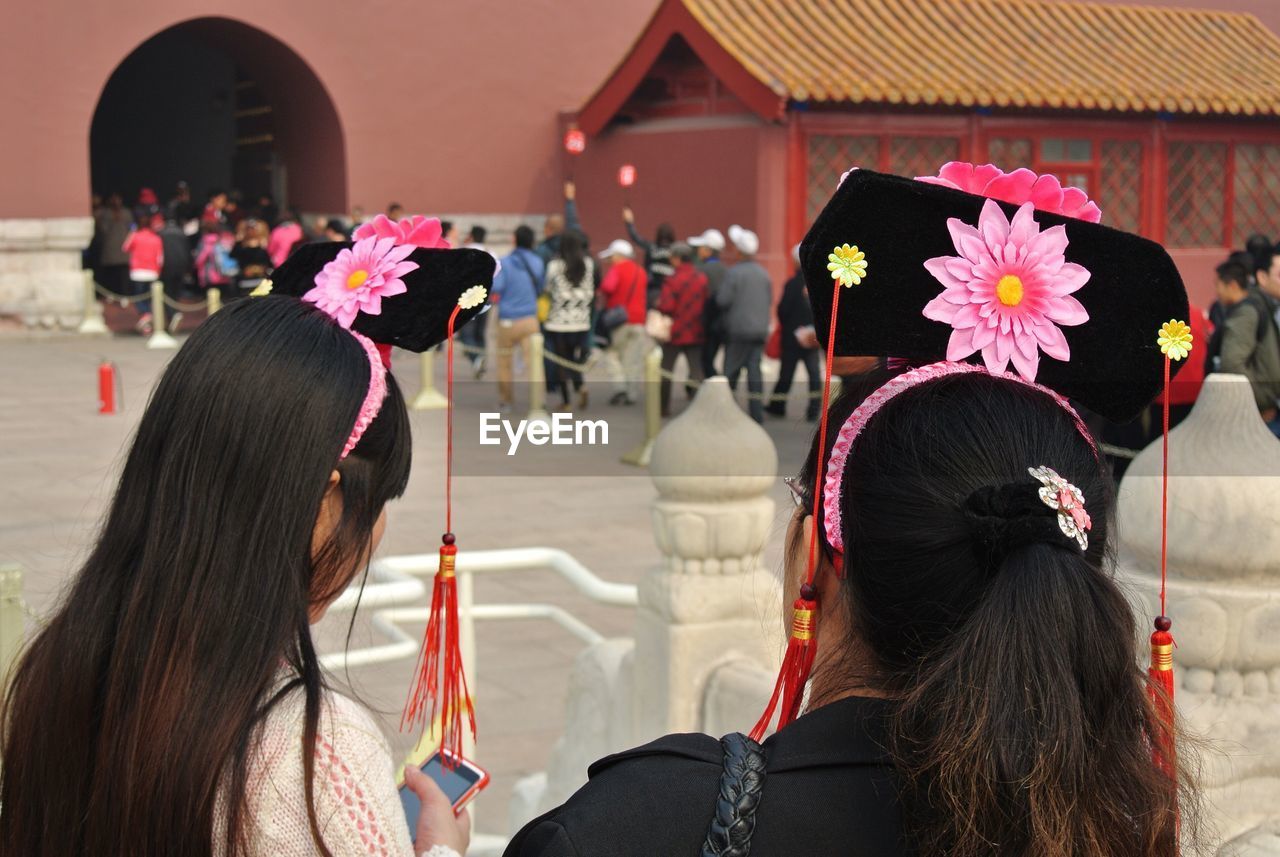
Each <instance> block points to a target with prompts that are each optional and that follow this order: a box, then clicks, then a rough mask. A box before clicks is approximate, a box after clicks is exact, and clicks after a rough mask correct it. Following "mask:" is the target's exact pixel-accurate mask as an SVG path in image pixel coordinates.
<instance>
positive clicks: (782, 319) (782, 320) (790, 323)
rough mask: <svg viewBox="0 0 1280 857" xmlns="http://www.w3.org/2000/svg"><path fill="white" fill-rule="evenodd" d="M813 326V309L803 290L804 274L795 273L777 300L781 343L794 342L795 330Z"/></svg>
mask: <svg viewBox="0 0 1280 857" xmlns="http://www.w3.org/2000/svg"><path fill="white" fill-rule="evenodd" d="M812 325H813V308H812V307H810V306H809V296H808V294H807V293H806V292H805V290H804V274H801V273H797V274H796V275H795V276H793V277H792V278H791V279H789V280H787V284H786V285H785V286H783V287H782V297H781V298H779V300H778V326H779V327H780V328H782V341H783V342H784V343H786V342H787V341H788V340H790V341H791V343H792V344H795V345H797V346H798V345H799V343H797V342H796V330H798V329H799V328H801V327H810V326H812Z"/></svg>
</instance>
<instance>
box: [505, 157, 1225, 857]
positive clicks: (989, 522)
mask: <svg viewBox="0 0 1280 857" xmlns="http://www.w3.org/2000/svg"><path fill="white" fill-rule="evenodd" d="M1098 215H1099V212H1098V211H1097V206H1096V205H1094V204H1093V203H1092V202H1091V201H1089V200H1088V199H1087V198H1084V197H1083V194H1080V193H1079V192H1078V191H1074V190H1071V189H1064V188H1062V187H1061V185H1060V184H1059V183H1058V181H1057V180H1056V179H1054V178H1052V177H1048V176H1036V175H1034V174H1026V173H1024V172H1019V173H1011V174H1007V175H1006V174H1004V173H1002V172H1001V171H999V170H997V169H996V168H994V167H990V166H988V167H974V166H973V165H967V164H949V165H947V166H946V167H944V169H943V170H942V172H941V174H940V176H936V177H931V178H930V179H929V180H927V181H917V180H912V179H907V178H899V177H895V176H886V175H881V174H877V173H873V172H870V171H865V170H858V171H853V172H851V173H849V174H848V175H847V176H846V177H845V178H844V180H843V183H842V184H841V186H840V187H839V189H838V190H837V192H836V194H835V197H834V198H833V199H832V201H831V202H830V203H828V205H827V206H826V207H825V208H824V210H823V212H822V214H821V216H820V217H819V219H818V221H817V222H816V223H815V224H814V225H813V226H812V228H811V229H810V230H809V233H808V235H807V236H806V237H805V240H804V242H803V243H802V245H801V248H800V262H801V267H802V270H803V273H804V277H805V281H806V285H807V289H808V293H809V300H810V303H811V305H812V309H813V316H814V321H815V325H816V327H817V330H818V338H819V342H820V343H821V344H822V345H823V346H824V347H825V350H826V353H827V364H828V366H830V365H831V364H832V363H833V362H834V361H835V360H838V359H840V358H852V357H867V358H882V359H883V358H896V359H894V360H891V361H888V363H887V364H886V366H893V367H894V368H893V369H889V368H883V367H882V368H879V369H877V370H876V371H875V372H873V373H871V374H869V375H866V376H864V377H863V378H862V379H861V380H860V382H859V383H857V384H853V385H850V386H849V387H848V388H846V390H845V391H844V393H843V395H842V396H841V398H839V399H838V400H836V401H835V402H834V403H833V404H831V406H830V407H829V408H828V409H827V411H826V413H825V414H823V416H822V419H821V421H820V424H819V428H818V431H817V433H816V435H815V437H814V441H813V444H812V447H811V449H810V452H809V455H808V456H807V457H806V458H805V460H804V461H803V462H802V464H801V467H800V472H799V475H798V476H797V477H796V478H795V479H789V480H787V483H788V485H789V487H790V488H791V491H792V494H793V496H794V499H795V506H794V509H793V514H792V516H791V519H790V522H789V525H788V528H787V535H786V539H785V542H784V546H783V548H784V549H783V555H784V568H783V573H782V581H781V582H782V586H781V589H782V592H783V596H784V597H783V599H782V607H783V613H784V615H785V618H786V620H787V621H786V628H787V631H788V636H787V645H786V649H785V652H784V654H783V660H782V667H781V669H780V670H779V674H778V677H777V681H776V683H775V685H774V690H773V693H772V696H771V698H770V699H769V700H768V701H767V703H765V706H764V713H763V715H761V714H760V712H759V710H748V711H742V712H741V713H740V716H741V720H740V723H741V724H742V728H743V730H744V731H746V730H747V729H748V728H749V727H751V724H752V723H753V722H754V723H755V726H754V728H750V734H749V735H747V734H742V733H732V734H730V735H726V736H724V737H723V738H721V739H719V740H716V739H715V738H712V737H710V736H706V735H668V736H666V737H664V738H660V739H658V740H657V741H654V742H652V743H650V744H647V745H645V746H643V747H640V748H637V749H635V750H631V751H627V752H624V753H620V754H617V755H614V756H610V757H608V758H605V759H602V760H600V761H599V762H597V763H595V765H593V766H592V767H591V769H590V771H589V776H590V779H589V782H588V783H587V785H586V786H584V787H583V788H582V789H581V790H580V791H579V792H578V793H577V794H575V795H573V796H572V797H570V798H569V800H568V801H567V802H565V803H564V804H563V805H562V806H560V807H557V808H555V809H553V810H551V811H550V812H548V813H547V814H546V815H544V816H542V817H541V818H538V819H535V820H534V821H533V822H531V823H530V824H529V825H528V826H526V827H525V828H524V830H522V831H521V832H520V833H519V834H518V835H517V836H516V838H515V839H514V840H513V841H512V843H511V845H510V846H509V848H508V849H507V852H506V853H507V857H553V855H554V857H575V855H583V857H585V855H592V857H600V855H605V857H632V855H635V857H640V855H650V854H693V853H697V854H700V855H704V857H710V855H747V854H748V853H749V854H750V855H751V857H792V855H806V857H824V855H849V854H855V855H894V856H895V857H896V856H897V855H947V857H995V855H1001V856H1002V857H1003V855H1027V857H1030V855H1036V857H1043V855H1050V857H1175V855H1177V854H1179V853H1193V852H1195V851H1196V850H1197V848H1198V846H1199V845H1200V844H1201V842H1200V837H1199V831H1198V827H1197V819H1198V813H1197V796H1196V793H1195V790H1194V788H1193V786H1192V783H1191V781H1190V780H1189V779H1188V777H1187V776H1186V773H1185V763H1186V755H1185V752H1184V750H1183V748H1182V747H1181V744H1180V741H1179V738H1180V736H1179V734H1178V732H1177V730H1176V727H1175V725H1174V724H1173V722H1172V719H1171V717H1170V705H1171V692H1172V681H1171V672H1169V670H1170V669H1171V667H1170V666H1169V660H1168V659H1169V651H1170V650H1171V648H1172V640H1171V638H1170V637H1169V630H1170V621H1169V620H1168V619H1167V618H1165V617H1163V616H1162V617H1160V618H1159V619H1157V620H1156V628H1157V631H1156V633H1155V634H1153V635H1152V654H1153V656H1154V655H1157V654H1158V655H1159V658H1158V659H1154V660H1153V663H1152V665H1151V668H1150V670H1149V671H1144V670H1143V669H1142V667H1141V666H1140V665H1139V663H1138V657H1137V652H1136V650H1135V646H1134V640H1135V637H1136V634H1137V628H1138V625H1137V620H1136V618H1135V616H1134V613H1133V611H1132V609H1131V607H1130V605H1129V603H1128V601H1127V600H1126V598H1125V595H1124V594H1123V593H1122V592H1121V590H1120V588H1119V587H1118V586H1117V584H1116V582H1115V580H1114V579H1113V573H1112V572H1113V570H1112V565H1111V559H1110V557H1111V550H1112V537H1113V536H1112V534H1113V529H1112V516H1113V512H1114V489H1113V485H1112V482H1111V479H1110V475H1109V473H1108V472H1107V470H1106V468H1105V466H1104V464H1103V460H1102V457H1101V455H1100V453H1099V450H1098V447H1097V444H1096V443H1095V441H1094V438H1093V436H1092V435H1091V434H1090V432H1089V430H1088V428H1087V427H1086V425H1085V422H1084V420H1083V419H1082V418H1081V415H1080V414H1079V413H1078V412H1077V410H1076V405H1075V404H1073V401H1074V402H1076V403H1079V404H1081V405H1083V406H1085V407H1088V408H1089V409H1091V410H1092V411H1094V412H1097V413H1099V414H1102V415H1104V416H1107V417H1109V418H1112V419H1117V420H1123V419H1127V418H1130V417H1132V416H1133V415H1134V414H1136V413H1138V412H1139V411H1140V410H1142V409H1143V408H1145V407H1146V405H1147V404H1148V402H1150V401H1151V400H1152V399H1153V398H1154V397H1155V396H1156V394H1157V393H1159V392H1160V390H1161V387H1162V384H1163V385H1165V386H1167V384H1168V380H1167V379H1168V378H1169V377H1170V376H1171V375H1172V369H1171V368H1170V363H1171V361H1176V360H1177V359H1179V358H1180V357H1185V356H1186V349H1187V348H1189V347H1190V346H1189V342H1190V337H1189V335H1188V334H1187V332H1186V330H1185V325H1180V323H1178V322H1176V321H1171V319H1177V318H1180V317H1181V318H1185V315H1186V312H1187V300H1186V293H1185V291H1184V290H1183V288H1182V283H1181V281H1180V279H1179V277H1178V274H1177V271H1176V269H1175V268H1174V266H1173V263H1172V262H1171V260H1170V259H1169V257H1168V255H1167V254H1166V253H1165V252H1164V251H1163V249H1161V248H1160V247H1159V246H1157V245H1155V244H1153V243H1152V242H1149V241H1146V240H1145V239H1142V238H1139V237H1137V236H1134V235H1128V234H1125V233H1122V232H1118V231H1116V230H1112V229H1108V228H1106V227H1105V226H1102V225H1099V224H1098V223H1097V221H1098ZM828 371H830V370H828ZM1158 524H1159V522H1152V525H1153V526H1156V525H1158ZM708 668H710V665H709V667H708ZM738 675H741V673H738ZM762 702H763V700H762ZM757 718H758V719H757ZM771 730H776V731H773V734H772V735H769V736H768V737H767V738H766V735H768V733H769V732H770V731H771Z"/></svg>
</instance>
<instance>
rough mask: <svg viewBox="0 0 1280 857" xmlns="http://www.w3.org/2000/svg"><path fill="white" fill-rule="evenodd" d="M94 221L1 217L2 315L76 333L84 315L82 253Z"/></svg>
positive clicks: (33, 325)
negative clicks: (75, 330)
mask: <svg viewBox="0 0 1280 857" xmlns="http://www.w3.org/2000/svg"><path fill="white" fill-rule="evenodd" d="M92 237H93V218H90V217H50V218H32V219H26V218H23V219H18V218H11V219H0V317H6V316H7V317H9V318H14V319H17V320H19V321H20V322H21V323H22V324H23V325H24V326H25V327H45V328H63V329H67V330H74V329H75V328H76V326H77V325H79V323H80V319H81V317H82V316H83V314H84V275H83V273H82V272H81V269H80V251H81V250H83V249H84V248H85V247H86V246H88V244H89V241H90V239H91V238H92Z"/></svg>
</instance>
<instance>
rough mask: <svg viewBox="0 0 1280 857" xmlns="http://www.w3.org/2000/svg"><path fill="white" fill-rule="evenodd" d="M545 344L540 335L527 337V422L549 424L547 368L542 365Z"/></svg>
mask: <svg viewBox="0 0 1280 857" xmlns="http://www.w3.org/2000/svg"><path fill="white" fill-rule="evenodd" d="M545 348H546V344H545V342H544V340H543V338H542V334H541V333H535V334H532V335H531V336H530V337H529V350H528V356H529V422H544V423H547V422H551V415H550V414H548V413H547V367H546V364H545V363H543V350H544V349H545Z"/></svg>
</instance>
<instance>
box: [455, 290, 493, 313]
mask: <svg viewBox="0 0 1280 857" xmlns="http://www.w3.org/2000/svg"><path fill="white" fill-rule="evenodd" d="M488 295H489V292H488V290H487V289H485V287H484V286H472V287H471V288H469V289H467V290H466V291H465V292H463V293H462V297H460V298H458V306H460V307H462V308H463V309H474V308H475V307H478V306H480V304H482V303H484V299H485V298H486V297H488Z"/></svg>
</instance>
